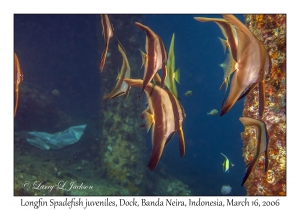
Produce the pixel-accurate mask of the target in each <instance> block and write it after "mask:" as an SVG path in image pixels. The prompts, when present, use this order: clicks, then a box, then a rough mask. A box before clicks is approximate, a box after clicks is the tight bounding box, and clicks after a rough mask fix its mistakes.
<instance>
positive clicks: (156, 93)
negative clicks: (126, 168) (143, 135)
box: [124, 78, 186, 170]
mask: <svg viewBox="0 0 300 210" xmlns="http://www.w3.org/2000/svg"><path fill="white" fill-rule="evenodd" d="M124 81H125V82H127V84H128V85H130V86H133V87H138V88H142V87H143V80H141V79H127V78H126V79H124ZM144 90H145V92H146V95H147V100H148V106H149V107H147V108H146V109H145V110H144V111H143V113H142V117H143V118H144V120H145V123H146V127H147V130H149V129H150V127H151V129H152V130H151V133H152V151H151V155H150V158H149V162H148V167H149V169H150V170H154V169H155V168H156V166H157V164H158V162H159V160H160V158H161V155H162V153H163V150H164V147H165V145H166V144H167V143H168V142H169V141H170V140H171V139H172V137H173V136H174V134H175V133H176V132H177V133H178V139H179V150H180V157H183V156H184V155H185V141H184V132H183V129H182V125H183V122H184V120H185V117H186V114H185V112H184V109H183V107H182V105H181V104H180V102H179V101H178V99H177V98H176V97H175V96H174V95H173V94H172V93H171V92H170V91H169V90H167V89H164V88H161V87H160V86H158V85H154V84H152V83H148V84H147V85H146V87H145V89H144Z"/></svg>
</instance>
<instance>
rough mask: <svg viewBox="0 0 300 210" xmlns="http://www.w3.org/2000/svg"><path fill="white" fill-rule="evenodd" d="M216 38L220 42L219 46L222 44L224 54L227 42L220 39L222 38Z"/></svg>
mask: <svg viewBox="0 0 300 210" xmlns="http://www.w3.org/2000/svg"><path fill="white" fill-rule="evenodd" d="M218 38H219V40H220V42H221V44H222V46H223V50H224V53H225V52H226V48H227V46H228V44H227V40H225V39H222V38H220V37H218Z"/></svg>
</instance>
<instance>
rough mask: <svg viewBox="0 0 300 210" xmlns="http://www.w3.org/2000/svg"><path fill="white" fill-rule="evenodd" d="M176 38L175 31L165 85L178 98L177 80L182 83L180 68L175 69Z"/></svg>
mask: <svg viewBox="0 0 300 210" xmlns="http://www.w3.org/2000/svg"><path fill="white" fill-rule="evenodd" d="M174 39H175V33H173V36H172V39H171V43H170V48H169V54H168V60H167V69H168V74H167V77H166V81H165V85H166V86H167V88H168V89H169V90H170V91H171V93H173V95H174V96H175V97H176V98H178V94H177V88H176V82H177V83H178V84H179V83H180V69H179V68H178V69H177V70H176V71H175V53H174ZM175 81H176V82H175Z"/></svg>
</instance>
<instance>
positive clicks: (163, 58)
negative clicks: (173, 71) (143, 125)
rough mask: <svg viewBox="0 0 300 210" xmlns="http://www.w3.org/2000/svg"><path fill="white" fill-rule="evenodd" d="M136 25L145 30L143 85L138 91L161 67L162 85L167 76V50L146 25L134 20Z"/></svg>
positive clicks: (143, 87)
mask: <svg viewBox="0 0 300 210" xmlns="http://www.w3.org/2000/svg"><path fill="white" fill-rule="evenodd" d="M135 24H136V26H137V27H138V28H139V29H141V30H142V31H145V32H146V45H145V48H146V54H144V56H145V57H144V68H145V70H144V77H143V86H142V90H141V93H140V96H141V94H142V92H143V91H144V89H145V87H146V85H147V84H148V83H149V82H151V80H152V79H153V77H154V75H155V74H156V73H157V72H158V70H160V69H163V75H162V78H161V83H160V86H161V87H163V86H164V81H165V78H166V76H167V68H166V62H167V52H166V49H165V46H164V44H163V42H162V39H161V38H160V37H159V36H158V35H157V34H156V33H154V32H153V31H152V30H151V29H150V28H149V27H148V26H145V25H143V24H141V23H138V22H135Z"/></svg>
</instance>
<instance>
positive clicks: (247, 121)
mask: <svg viewBox="0 0 300 210" xmlns="http://www.w3.org/2000/svg"><path fill="white" fill-rule="evenodd" d="M239 119H240V121H241V122H242V124H243V125H244V126H254V127H255V131H256V139H257V146H256V151H255V154H254V156H253V159H252V161H251V162H250V163H249V165H248V167H247V172H246V174H245V177H244V178H243V182H242V186H243V185H244V183H245V182H246V181H247V179H248V177H249V175H250V174H251V172H252V171H253V169H254V168H255V166H256V164H257V162H258V159H259V157H260V156H261V154H262V153H265V172H266V171H267V170H268V162H269V161H268V143H269V135H268V131H267V128H266V124H265V123H264V122H263V121H261V120H257V119H253V118H249V117H240V118H239Z"/></svg>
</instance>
